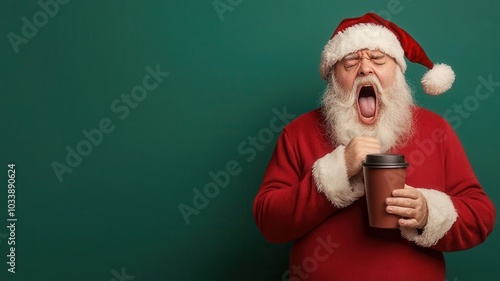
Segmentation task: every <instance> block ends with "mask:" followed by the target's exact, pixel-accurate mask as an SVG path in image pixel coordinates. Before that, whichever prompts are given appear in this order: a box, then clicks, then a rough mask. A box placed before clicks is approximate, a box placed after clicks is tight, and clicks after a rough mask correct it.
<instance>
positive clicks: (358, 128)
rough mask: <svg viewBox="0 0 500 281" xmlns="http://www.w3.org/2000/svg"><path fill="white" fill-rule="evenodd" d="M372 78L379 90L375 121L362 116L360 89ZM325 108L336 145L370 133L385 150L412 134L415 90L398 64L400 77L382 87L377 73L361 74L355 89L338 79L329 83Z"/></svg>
mask: <svg viewBox="0 0 500 281" xmlns="http://www.w3.org/2000/svg"><path fill="white" fill-rule="evenodd" d="M367 81H370V82H372V83H373V84H374V85H375V87H376V88H377V91H378V101H377V103H378V105H379V109H378V110H379V114H378V119H377V120H376V122H375V123H374V124H372V125H367V124H364V123H361V121H359V119H358V111H357V107H356V106H357V102H358V101H357V98H358V97H357V92H356V89H357V88H358V85H359V84H360V83H366V82H367ZM322 103H323V107H322V112H323V114H324V116H325V121H326V126H327V131H328V133H329V136H330V139H331V141H332V142H333V144H335V145H347V144H348V143H349V142H350V141H351V140H352V139H353V138H354V137H357V136H367V137H374V138H377V139H378V140H379V143H380V147H381V152H383V153H385V152H388V151H389V149H391V148H393V147H395V146H397V145H402V144H404V143H405V142H406V140H407V139H408V138H409V137H410V136H411V132H412V106H413V104H414V102H413V97H412V94H411V90H410V88H409V87H408V84H407V83H406V81H405V78H404V75H403V73H402V72H401V70H400V69H399V68H398V69H397V70H396V79H395V81H394V83H393V84H392V85H391V86H389V87H388V88H387V89H382V86H381V85H380V82H379V81H378V79H377V78H376V77H375V76H374V75H370V76H365V77H360V78H357V79H356V80H355V81H354V85H353V87H352V90H351V91H346V90H344V89H343V88H342V87H341V86H340V85H339V84H338V82H337V81H336V80H335V79H332V82H330V83H328V86H327V88H326V90H325V93H324V95H323V101H322Z"/></svg>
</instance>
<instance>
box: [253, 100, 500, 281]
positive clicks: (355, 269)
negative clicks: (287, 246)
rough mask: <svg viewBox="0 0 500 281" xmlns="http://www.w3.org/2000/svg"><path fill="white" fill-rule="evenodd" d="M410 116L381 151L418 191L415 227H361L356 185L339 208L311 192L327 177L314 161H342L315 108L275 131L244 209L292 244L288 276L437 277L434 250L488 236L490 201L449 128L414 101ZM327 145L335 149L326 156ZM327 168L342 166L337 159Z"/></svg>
mask: <svg viewBox="0 0 500 281" xmlns="http://www.w3.org/2000/svg"><path fill="white" fill-rule="evenodd" d="M414 120H415V121H414V129H415V133H414V135H413V137H412V138H411V140H410V141H409V142H408V143H407V144H406V145H405V146H404V147H400V148H397V149H393V150H392V151H390V152H391V153H400V154H404V155H405V158H406V160H407V161H408V162H409V164H410V166H409V168H408V170H407V180H406V183H407V184H408V185H411V186H413V187H416V188H420V189H421V190H423V192H425V193H424V195H425V197H426V200H427V203H428V208H429V218H428V224H427V226H426V227H425V228H424V230H423V233H417V231H416V230H413V229H404V228H402V229H400V230H397V229H388V230H387V229H376V228H372V227H370V226H369V224H368V216H367V210H366V201H365V197H364V195H363V194H364V190H363V189H361V191H359V190H358V191H359V192H361V194H359V195H357V196H354V195H352V198H351V199H352V200H351V201H352V202H350V201H349V202H348V203H346V204H343V205H342V204H332V202H334V203H335V202H337V201H336V198H334V197H335V195H327V194H326V193H325V192H322V191H318V189H320V190H321V188H319V186H320V184H318V183H319V182H322V181H324V182H323V183H322V185H323V184H324V185H325V186H326V185H332V181H327V180H323V179H322V178H321V176H320V175H317V174H314V173H313V166H314V165H315V163H316V162H318V160H319V159H324V160H325V161H326V160H328V159H327V158H328V157H330V158H329V159H343V150H341V149H343V147H342V146H339V147H334V146H333V145H332V144H331V141H330V140H329V138H328V137H327V136H326V132H325V130H324V125H323V119H322V115H321V112H320V110H319V109H317V110H314V111H311V112H309V113H306V114H304V115H302V116H300V117H299V118H297V119H295V120H294V121H292V122H291V123H290V124H288V125H287V126H286V127H285V128H284V129H283V132H282V133H281V135H280V137H279V139H278V142H277V144H276V148H275V151H274V153H273V156H272V158H271V160H270V162H269V165H268V167H267V170H266V173H265V175H264V179H263V182H262V185H261V187H260V190H259V192H258V194H257V196H256V198H255V201H254V206H253V214H254V217H255V220H256V222H257V226H258V227H259V229H260V231H261V232H262V233H263V235H264V236H265V238H266V239H267V240H268V241H270V242H272V243H285V242H289V241H294V243H293V247H292V250H291V253H290V280H291V281H292V280H349V281H353V280H384V281H387V280H426V281H427V280H440V281H442V280H444V279H445V263H444V259H443V254H442V252H443V251H457V250H463V249H467V248H471V247H473V246H475V245H478V244H480V243H481V242H483V241H484V240H485V239H486V237H487V236H488V235H489V234H490V233H491V231H492V229H493V225H494V221H495V209H494V206H493V204H492V202H491V201H490V200H489V199H488V197H487V196H486V194H485V193H484V191H483V189H482V188H481V186H480V184H479V182H478V180H477V178H476V176H475V175H474V172H473V170H472V168H471V166H470V164H469V161H468V159H467V156H466V154H465V152H464V150H463V148H462V145H461V143H460V141H459V139H458V138H457V136H456V134H455V133H454V131H453V129H452V128H451V127H450V126H449V125H448V123H447V122H446V121H445V120H444V119H443V118H441V117H440V116H438V115H436V114H434V113H431V112H430V111H427V110H425V109H422V108H419V107H415V110H414ZM335 151H341V152H342V153H337V156H335V157H337V158H334V156H332V155H333V154H335ZM339 157H340V158H339ZM337 162H339V161H337ZM340 162H343V161H340ZM330 163H332V162H330ZM316 165H319V164H318V163H316ZM322 165H323V166H324V164H322ZM335 166H338V167H341V169H340V170H342V168H345V164H344V163H335ZM344 177H346V174H345V175H344ZM339 178H342V176H339ZM344 181H345V179H344ZM341 182H342V180H339V183H338V184H336V183H335V182H333V185H332V187H331V188H332V189H340V188H344V187H339V186H341V185H342V184H341ZM336 185H338V186H336ZM329 188H330V187H327V188H326V189H329ZM361 188H363V187H361ZM344 189H345V190H348V189H346V188H344ZM420 189H419V190H420ZM345 190H344V191H343V192H345ZM348 192H351V191H350V189H349V191H348ZM349 196H351V195H349ZM339 205H342V206H341V207H339Z"/></svg>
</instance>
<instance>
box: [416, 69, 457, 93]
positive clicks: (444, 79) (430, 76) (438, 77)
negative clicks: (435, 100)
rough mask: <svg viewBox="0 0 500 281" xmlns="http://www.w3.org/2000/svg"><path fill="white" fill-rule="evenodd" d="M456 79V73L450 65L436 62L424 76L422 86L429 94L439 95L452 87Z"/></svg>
mask: <svg viewBox="0 0 500 281" xmlns="http://www.w3.org/2000/svg"><path fill="white" fill-rule="evenodd" d="M454 81H455V73H454V72H453V69H451V67H450V66H449V65H446V64H435V65H434V67H433V68H432V69H430V70H429V71H427V73H425V75H424V77H422V81H421V83H422V87H423V88H424V92H426V93H427V94H429V95H434V96H435V95H439V94H442V93H444V92H446V91H447V90H449V89H450V88H451V85H452V84H453V82H454Z"/></svg>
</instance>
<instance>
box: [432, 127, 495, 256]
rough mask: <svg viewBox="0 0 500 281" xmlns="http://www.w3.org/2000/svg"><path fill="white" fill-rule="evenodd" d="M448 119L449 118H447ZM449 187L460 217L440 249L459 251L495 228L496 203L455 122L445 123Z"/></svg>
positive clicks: (478, 242)
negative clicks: (481, 181)
mask: <svg viewBox="0 0 500 281" xmlns="http://www.w3.org/2000/svg"><path fill="white" fill-rule="evenodd" d="M445 123H446V122H445ZM443 138H445V139H443V142H444V143H445V146H444V148H443V149H444V150H445V151H443V152H444V153H445V155H446V157H445V171H444V172H445V173H446V175H445V178H446V183H445V186H446V189H445V191H444V192H445V193H446V194H448V195H449V196H450V198H451V200H452V202H453V205H454V207H455V210H456V212H457V214H458V218H457V220H456V221H455V223H454V224H453V226H452V227H451V229H450V230H449V231H448V232H447V234H446V235H445V236H444V237H443V238H441V239H440V240H439V241H438V243H437V244H436V245H434V246H433V247H432V248H433V249H436V250H440V251H458V250H464V249H468V248H471V247H474V246H476V245H478V244H480V243H482V242H483V241H485V239H486V237H487V236H488V235H489V234H490V233H491V232H492V231H493V226H494V224H495V216H496V214H495V207H494V206H493V203H492V202H491V200H490V199H489V198H488V196H487V195H486V193H485V192H484V190H483V189H482V188H481V186H480V184H479V181H478V180H477V178H476V176H475V174H474V172H473V170H472V167H471V165H470V163H469V160H468V159H467V155H466V154H465V151H464V149H463V147H462V144H461V143H460V140H459V139H458V137H457V135H456V134H455V132H454V131H453V129H452V128H451V126H450V125H449V124H448V123H446V124H445V134H444V135H443Z"/></svg>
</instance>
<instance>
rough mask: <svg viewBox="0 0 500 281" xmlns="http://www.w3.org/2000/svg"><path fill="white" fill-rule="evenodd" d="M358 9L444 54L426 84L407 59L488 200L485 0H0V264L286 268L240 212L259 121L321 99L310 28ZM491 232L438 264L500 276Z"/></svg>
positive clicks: (205, 270) (99, 276)
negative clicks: (448, 78) (447, 80)
mask: <svg viewBox="0 0 500 281" xmlns="http://www.w3.org/2000/svg"><path fill="white" fill-rule="evenodd" d="M368 11H375V12H378V13H380V14H381V15H382V16H383V17H385V18H386V19H390V20H392V21H395V22H396V23H397V24H398V25H400V26H401V27H403V28H404V29H406V30H407V31H408V32H409V33H410V34H411V35H412V36H413V37H415V38H416V39H417V40H418V41H419V43H420V44H421V45H422V46H424V48H425V50H426V51H427V53H428V55H429V56H430V57H431V58H432V59H433V60H434V61H437V62H445V63H448V64H450V65H451V66H452V67H453V68H454V70H455V72H456V75H457V79H456V82H455V84H454V86H453V88H452V89H451V90H450V91H449V92H448V93H446V94H445V95H442V96H440V97H430V96H426V95H425V94H423V92H422V90H421V88H420V86H419V80H420V77H421V76H422V75H423V73H424V72H425V69H424V67H422V66H421V65H415V64H410V65H409V70H408V71H407V73H406V74H407V78H408V80H409V82H410V83H411V84H412V85H413V87H414V89H415V97H416V99H417V101H418V103H419V104H420V105H423V106H424V107H427V108H429V109H431V110H433V111H435V112H438V113H439V114H442V115H445V116H446V118H447V119H448V120H449V121H450V123H452V125H453V126H454V127H455V129H456V131H457V133H458V135H459V136H460V138H461V139H462V141H463V144H464V146H465V149H466V151H467V153H468V156H469V158H470V161H471V162H472V165H473V167H474V169H475V172H476V174H477V176H478V177H479V179H480V181H481V182H482V184H483V186H484V189H485V190H486V192H487V193H488V194H489V195H490V197H491V198H492V200H493V201H494V203H495V204H496V206H499V205H500V204H499V203H500V192H499V190H498V188H497V187H498V183H497V182H498V180H496V176H498V175H499V172H500V169H499V168H498V160H497V159H499V158H500V149H499V148H498V145H497V143H498V139H499V137H500V136H499V125H498V121H499V118H498V116H497V115H496V113H497V112H498V108H499V107H500V99H499V97H498V93H499V92H500V83H499V82H500V67H499V66H498V62H499V61H500V53H499V52H498V49H499V46H500V41H499V36H498V29H499V28H500V21H499V20H498V15H497V14H498V11H500V4H499V2H498V1H494V0H482V1H451V0H448V1H431V0H426V1H412V0H399V1H397V0H387V1H385V0H384V1H290V0H289V1H283V0H282V1H248V0H217V1H212V0H210V1H180V0H178V1H153V0H145V1H129V0H122V1H117V0H114V1H76V0H72V1H69V0H58V1H56V0H41V1H38V2H37V1H8V0H2V1H1V4H0V19H1V24H0V30H1V32H0V34H1V35H2V39H1V40H0V48H1V52H0V55H1V63H0V65H1V66H0V74H1V79H0V93H1V95H2V99H1V101H0V128H1V133H0V144H1V145H0V187H1V188H0V190H2V191H1V192H0V210H1V211H0V214H2V215H1V216H0V226H1V227H0V264H2V265H1V266H0V280H22V281H31V280H54V281H58V280H72V281H80V280H106V281H108V280H115V281H119V280H137V281H139V280H147V281H153V280H155V281H156V280H285V278H284V277H285V276H284V273H285V272H286V270H287V258H288V251H289V248H290V245H272V244H269V243H267V242H266V241H265V240H264V238H263V237H262V236H261V234H260V233H259V231H258V230H257V228H256V226H255V223H254V221H253V217H252V214H251V206H252V202H253V198H254V196H255V194H256V192H257V189H258V188H259V185H260V181H261V179H262V175H263V172H264V169H265V167H266V164H267V162H268V160H269V158H270V155H271V153H272V151H273V148H274V144H275V141H276V138H277V136H278V133H279V132H278V131H277V130H276V126H274V127H271V126H270V122H271V121H273V120H274V121H276V124H277V125H279V126H281V125H282V124H284V123H286V122H288V121H290V119H291V118H292V117H293V116H298V115H300V114H302V113H305V112H307V111H309V110H311V109H313V108H315V107H317V106H318V104H319V98H320V95H321V92H322V90H323V88H324V87H325V83H324V82H323V81H322V80H321V79H320V78H319V74H318V63H319V58H320V53H321V51H322V49H323V46H324V44H325V43H326V42H327V40H328V39H329V37H330V35H331V33H332V32H333V30H334V29H335V27H336V26H337V24H338V23H339V22H340V20H342V19H343V18H346V17H356V16H360V15H362V14H364V13H365V12H368ZM485 81H486V82H485ZM488 81H490V82H488ZM480 85H483V86H480ZM478 88H479V89H480V91H478V90H477V89H478ZM274 121H273V122H274ZM11 163H14V164H15V179H14V180H15V189H13V188H12V187H11V190H15V211H14V212H13V217H9V207H8V201H7V200H8V192H9V191H8V190H9V188H8V175H9V172H8V170H9V167H8V164H11ZM10 174H11V175H12V173H10ZM11 182H12V181H11ZM204 188H206V189H207V190H208V191H209V193H208V196H209V197H206V196H205V195H199V193H198V192H203V190H204ZM12 192H13V191H11V193H12ZM11 198H12V197H11ZM193 201H194V202H193ZM11 207H13V206H11ZM181 210H182V211H183V212H184V213H185V214H186V215H185V216H183V215H182V213H181ZM9 218H10V219H17V221H15V222H14V223H15V231H13V232H11V229H9V228H7V226H9V225H10V224H11V223H12V221H8V219H9ZM12 233H13V234H14V235H15V237H14V239H11V240H9V237H10V236H11V234H12ZM498 233H499V232H498V230H496V231H494V232H493V234H492V235H491V236H490V237H489V239H488V240H487V241H486V242H485V243H484V244H482V245H480V246H478V247H476V248H474V249H471V250H467V251H462V252H456V253H448V254H446V258H447V266H448V271H447V272H448V273H447V279H448V280H460V281H464V280H499V279H500V268H499V267H498V258H499V255H498V252H499V251H500V235H499V234H498ZM11 241H15V243H16V244H15V271H16V273H15V274H13V273H11V272H9V271H8V269H9V268H11V266H10V265H9V264H8V263H7V262H9V260H10V257H8V255H10V256H12V255H11V253H10V247H11V245H9V242H11Z"/></svg>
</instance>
